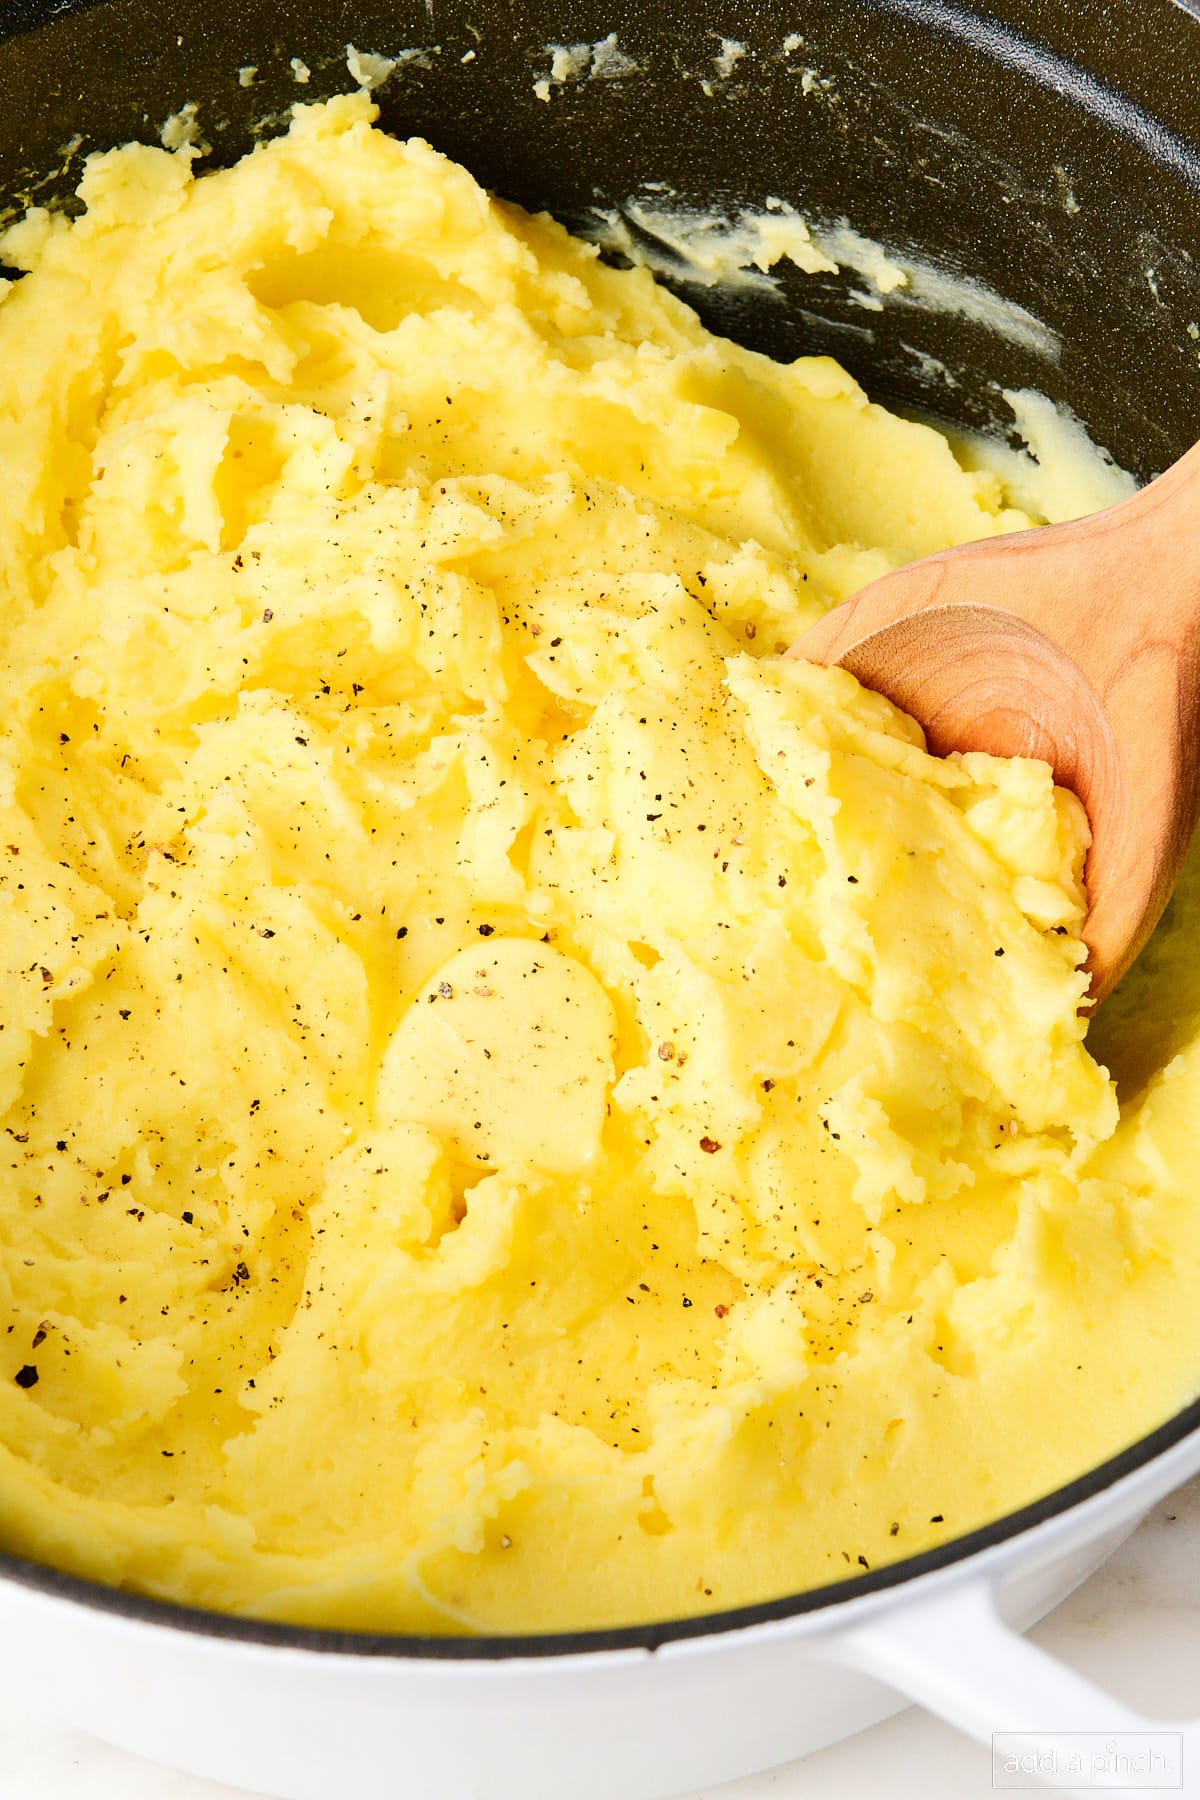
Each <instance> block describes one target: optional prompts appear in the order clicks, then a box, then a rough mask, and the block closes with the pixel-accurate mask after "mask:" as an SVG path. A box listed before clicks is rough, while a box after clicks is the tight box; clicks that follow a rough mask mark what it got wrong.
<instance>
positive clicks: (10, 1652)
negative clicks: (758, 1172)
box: [0, 1432, 1200, 1800]
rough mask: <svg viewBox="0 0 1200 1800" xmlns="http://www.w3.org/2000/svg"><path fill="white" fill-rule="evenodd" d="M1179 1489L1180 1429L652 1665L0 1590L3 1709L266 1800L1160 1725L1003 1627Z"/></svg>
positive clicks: (519, 1787)
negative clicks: (1065, 1501)
mask: <svg viewBox="0 0 1200 1800" xmlns="http://www.w3.org/2000/svg"><path fill="white" fill-rule="evenodd" d="M1198 1470H1200V1432H1193V1433H1192V1434H1191V1435H1190V1436H1189V1437H1187V1438H1185V1439H1183V1440H1182V1441H1181V1442H1180V1443H1178V1444H1175V1445H1174V1446H1172V1447H1171V1448H1170V1449H1168V1450H1166V1451H1164V1452H1163V1453H1161V1454H1160V1455H1159V1456H1157V1457H1155V1458H1154V1459H1153V1460H1152V1461H1151V1462H1148V1463H1147V1464H1145V1465H1144V1466H1143V1467H1141V1468H1139V1469H1136V1470H1134V1471H1133V1472H1132V1473H1131V1474H1128V1475H1126V1476H1124V1477H1123V1478H1122V1479H1121V1480H1119V1481H1117V1482H1114V1483H1113V1484H1112V1485H1111V1486H1109V1487H1107V1488H1105V1489H1104V1490H1103V1491H1102V1492H1100V1493H1098V1494H1095V1495H1092V1496H1091V1497H1090V1498H1088V1499H1086V1500H1083V1501H1081V1502H1079V1503H1078V1504H1076V1505H1075V1506H1073V1507H1071V1508H1070V1509H1069V1510H1067V1511H1065V1512H1063V1513H1060V1514H1059V1515H1057V1516H1056V1517H1054V1518H1051V1519H1048V1520H1046V1521H1044V1522H1043V1523H1042V1524H1039V1525H1036V1526H1034V1527H1032V1528H1030V1529H1028V1530H1026V1531H1024V1532H1021V1533H1020V1534H1019V1535H1017V1536H1014V1537H1012V1538H1010V1539H1008V1540H1006V1541H1004V1542H1002V1543H999V1544H996V1545H993V1546H991V1547H990V1548H988V1549H985V1550H982V1551H979V1552H977V1553H975V1554H974V1555H972V1556H970V1557H966V1558H964V1559H963V1560H962V1561H960V1562H958V1563H955V1564H953V1565H951V1566H950V1567H948V1568H945V1569H941V1570H937V1571H935V1572H933V1573H929V1574H925V1575H921V1576H917V1577H913V1578H910V1579H908V1580H906V1581H903V1582H900V1583H898V1584H897V1585H896V1586H894V1587H891V1588H888V1589H884V1590H882V1591H880V1592H878V1593H874V1594H869V1595H865V1596H861V1597H860V1598H857V1599H853V1600H849V1601H843V1602H841V1603H834V1604H830V1605H826V1606H824V1607H821V1608H820V1609H818V1610H815V1611H810V1612H805V1613H800V1614H797V1615H796V1616H795V1617H794V1618H790V1619H783V1620H778V1621H774V1622H772V1623H769V1624H761V1625H755V1626H750V1627H747V1628H745V1629H742V1630H739V1631H732V1632H723V1633H712V1634H709V1635H706V1636H702V1637H695V1638H688V1639H683V1640H680V1641H678V1642H674V1643H670V1644H667V1645H664V1646H662V1647H661V1648H660V1649H658V1650H656V1651H648V1650H644V1649H632V1650H629V1649H627V1650H617V1651H598V1652H594V1653H590V1654H586V1655H568V1656H561V1657H560V1656H552V1657H537V1658H517V1657H514V1658H506V1659H502V1660H500V1661H485V1660H459V1661H443V1660H436V1659H429V1660H422V1659H417V1658H412V1657H408V1658H405V1657H391V1656H377V1655H376V1656H356V1655H344V1654H331V1653H329V1652H324V1651H322V1652H317V1651H309V1650H300V1649H293V1648H283V1647H279V1646H271V1645H266V1644H256V1643H253V1642H244V1641H240V1640H238V1639H234V1638H226V1637H221V1636H213V1635H208V1634H207V1633H205V1632H202V1631H194V1630H181V1629H178V1628H176V1627H174V1626H170V1625H163V1624H158V1623H148V1622H146V1621H144V1620H140V1619H136V1618H128V1617H124V1616H122V1615H120V1614H119V1613H116V1612H113V1611H109V1610H107V1609H105V1608H103V1607H100V1606H90V1605H87V1604H83V1603H81V1602H80V1601H77V1600H69V1599H63V1598H61V1597H58V1596H55V1595H51V1594H48V1593H44V1592H42V1591H40V1590H39V1589H37V1588H34V1587H29V1586H25V1585H23V1584H21V1583H18V1582H15V1581H10V1580H5V1581H0V1670H2V1672H3V1679H4V1683H5V1690H6V1694H7V1695H8V1697H9V1699H10V1700H11V1701H13V1702H19V1701H20V1700H21V1698H22V1694H23V1692H27V1693H28V1695H29V1697H30V1699H31V1701H32V1700H35V1699H36V1696H37V1694H38V1693H39V1692H44V1691H45V1690H46V1688H47V1686H49V1685H50V1684H52V1685H53V1688H54V1692H55V1695H56V1700H57V1703H58V1708H59V1711H60V1713H61V1715H62V1716H63V1717H65V1718H69V1719H70V1720H71V1721H72V1722H73V1723H75V1724H77V1725H79V1726H80V1727H82V1728H83V1729H84V1730H86V1731H89V1732H91V1733H93V1734H94V1735H95V1736H97V1737H99V1738H103V1739H106V1740H107V1741H108V1742H110V1743H115V1744H119V1745H121V1746H122V1747H123V1748H125V1749H128V1750H132V1751H135V1752H138V1753H140V1754H142V1755H145V1756H148V1757H152V1758H154V1759H155V1760H156V1761H159V1762H163V1763H167V1764H170V1765H173V1766H175V1767H177V1768H182V1769H186V1770H189V1771H191V1772H193V1773H195V1774H198V1775H205V1776H208V1777H211V1778H214V1779H217V1780H221V1781H225V1782H228V1783H230V1784H232V1785H235V1786H241V1787H244V1788H248V1789H250V1790H251V1791H255V1792H259V1793H262V1794H266V1795H272V1796H279V1797H281V1800H332V1797H333V1796H336V1797H337V1800H408V1797H410V1796H411V1800H564V1796H568V1795H569V1796H570V1797H571V1800H614V1796H620V1797H621V1800H658V1797H659V1796H666V1795H671V1794H678V1793H681V1792H684V1791H687V1790H689V1789H692V1788H696V1787H701V1786H705V1787H708V1786H713V1785H715V1784H716V1783H718V1782H720V1781H723V1780H728V1779H731V1778H733V1777H735V1776H739V1775H745V1774H749V1773H750V1772H752V1771H754V1770H758V1769H763V1768H767V1767H770V1766H772V1765H773V1764H776V1763H780V1762H784V1761H788V1760H791V1759H792V1758H794V1757H797V1756H800V1755H803V1754H804V1753H805V1752H807V1751H810V1750H815V1749H818V1748H819V1747H820V1746H822V1745H824V1744H829V1743H832V1742H835V1741H836V1740H837V1739H839V1738H842V1737H845V1736H848V1735H849V1734H850V1733H852V1732H855V1731H861V1730H863V1729H865V1728H866V1727H867V1726H869V1725H872V1724H875V1723H876V1722H877V1721H878V1720H880V1719H883V1718H886V1717H887V1716H888V1714H889V1713H892V1712H895V1711H897V1710H898V1709H899V1708H900V1707H901V1706H903V1705H904V1704H906V1702H907V1700H909V1699H916V1700H919V1701H920V1702H921V1703H922V1704H924V1705H926V1706H928V1707H930V1708H931V1709H932V1710H933V1711H935V1712H938V1713H940V1714H941V1715H942V1716H943V1717H945V1718H946V1719H948V1720H951V1721H952V1722H953V1723H955V1724H957V1725H959V1726H961V1727H962V1728H963V1729H964V1730H966V1731H969V1732H971V1733H972V1734H973V1735H975V1736H978V1737H982V1738H983V1739H984V1740H986V1739H987V1738H988V1737H989V1735H990V1734H991V1732H993V1731H997V1730H1003V1731H1013V1732H1027V1733H1035V1732H1036V1733H1038V1734H1039V1736H1043V1735H1044V1734H1046V1733H1053V1732H1068V1731H1103V1732H1113V1731H1121V1730H1161V1729H1163V1724H1162V1721H1158V1720H1147V1719H1143V1718H1141V1717H1140V1716H1139V1715H1136V1714H1134V1713H1132V1712H1130V1711H1129V1709H1128V1708H1125V1707H1123V1706H1122V1705H1120V1704H1119V1703H1118V1702H1117V1701H1115V1700H1113V1699H1112V1698H1111V1697H1110V1696H1108V1695H1105V1694H1103V1693H1102V1692H1101V1691H1100V1690H1098V1689H1096V1688H1094V1687H1093V1686H1092V1685H1091V1684H1090V1683H1088V1682H1086V1681H1084V1680H1083V1679H1082V1678H1080V1677H1079V1676H1077V1675H1075V1674H1074V1673H1072V1672H1071V1671H1070V1670H1068V1669H1066V1668H1064V1667H1063V1666H1062V1665H1061V1664H1059V1663H1057V1662H1055V1661H1054V1660H1053V1659H1052V1658H1050V1657H1048V1656H1047V1655H1046V1654H1045V1653H1044V1652H1042V1651H1040V1650H1038V1649H1035V1648H1034V1647H1033V1646H1032V1645H1030V1644H1027V1643H1026V1642H1025V1641H1024V1640H1023V1639H1022V1638H1021V1637H1020V1636H1019V1635H1018V1631H1019V1630H1023V1629H1025V1628H1026V1627H1027V1626H1029V1625H1030V1624H1032V1623H1033V1622H1034V1620H1035V1619H1037V1618H1039V1617H1040V1616H1041V1615H1042V1614H1043V1613H1045V1612H1046V1611H1047V1610H1048V1609H1049V1608H1050V1607H1052V1606H1053V1605H1055V1604H1056V1603H1057V1602H1058V1601H1059V1600H1060V1599H1062V1598H1063V1597H1064V1596H1065V1595H1066V1594H1068V1593H1069V1592H1070V1591H1071V1589H1072V1588H1074V1587H1075V1586H1076V1585H1077V1584H1078V1583H1079V1582H1080V1581H1082V1580H1083V1579H1084V1578H1085V1576H1087V1575H1088V1574H1089V1573H1090V1572H1091V1571H1092V1570H1093V1569H1094V1568H1095V1567H1096V1566H1097V1564H1098V1563H1100V1562H1101V1561H1103V1559H1104V1558H1105V1557H1106V1556H1108V1555H1110V1554H1111V1552H1112V1551H1113V1550H1115V1549H1116V1547H1117V1545H1118V1544H1119V1543H1120V1542H1121V1541H1122V1539H1123V1538H1124V1537H1126V1536H1127V1535H1128V1533H1129V1532H1130V1531H1131V1530H1132V1529H1133V1527H1134V1526H1135V1525H1136V1524H1137V1523H1138V1521H1139V1520H1140V1519H1141V1518H1142V1517H1143V1516H1144V1515H1145V1513H1146V1512H1147V1511H1148V1510H1149V1509H1150V1507H1151V1506H1153V1505H1154V1504H1155V1502H1156V1501H1157V1500H1159V1499H1161V1498H1162V1497H1163V1496H1164V1495H1166V1494H1167V1493H1169V1492H1171V1490H1172V1489H1173V1488H1174V1487H1176V1486H1177V1485H1178V1484H1179V1483H1181V1482H1182V1481H1184V1480H1186V1479H1187V1478H1188V1476H1190V1475H1192V1474H1194V1473H1196V1472H1197V1471H1198ZM1014 1627H1015V1628H1016V1629H1013V1628H1014ZM1174 1728H1175V1729H1179V1730H1181V1731H1183V1732H1185V1734H1186V1740H1185V1746H1184V1761H1183V1766H1184V1783H1185V1785H1184V1788H1183V1790H1182V1791H1183V1792H1185V1793H1188V1794H1195V1795H1197V1796H1200V1728H1197V1726H1196V1725H1195V1724H1188V1725H1178V1726H1176V1727H1174ZM1189 1765H1190V1766H1189ZM1058 1791H1063V1790H1058ZM1096 1791H1097V1790H1096V1789H1095V1787H1093V1788H1091V1789H1090V1790H1089V1792H1092V1793H1094V1792H1096ZM1105 1791H1107V1792H1109V1793H1120V1792H1122V1791H1124V1790H1121V1789H1119V1788H1109V1789H1107V1790H1105ZM1176 1791H1177V1792H1178V1791H1180V1790H1178V1789H1177V1790H1176Z"/></svg>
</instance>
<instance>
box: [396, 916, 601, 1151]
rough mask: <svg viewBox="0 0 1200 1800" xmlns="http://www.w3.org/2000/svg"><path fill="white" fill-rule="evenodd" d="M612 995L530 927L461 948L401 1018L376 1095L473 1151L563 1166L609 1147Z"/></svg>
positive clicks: (406, 1116)
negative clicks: (603, 1134) (519, 934)
mask: <svg viewBox="0 0 1200 1800" xmlns="http://www.w3.org/2000/svg"><path fill="white" fill-rule="evenodd" d="M614 1035H615V1021H614V1018H613V1009H612V1004H611V1002H610V1000H609V998H608V996H607V994H606V993H605V992H604V989H603V988H602V987H601V986H600V983H599V982H598V981H597V980H596V978H595V976H594V975H592V974H590V973H589V971H588V970H587V969H585V968H584V966H583V964H582V963H581V962H578V961H577V960H576V959H575V958H574V957H572V956H564V955H563V953H562V952H561V951H559V950H555V949H554V948H553V947H552V946H551V945H548V944H542V943H538V942H536V941H530V940H529V939H528V938H496V939H493V940H492V941H491V942H490V943H489V944H488V945H487V947H486V948H485V949H478V950H476V949H468V950H461V951H459V953H458V955H457V956H452V957H451V958H450V960H449V962H446V963H443V965H442V967H441V968H440V969H438V970H437V972H436V973H435V974H434V975H433V976H431V977H430V979H429V980H428V981H427V982H426V984H425V986H424V988H423V989H422V990H421V991H420V992H419V993H418V994H417V995H416V997H415V999H414V1000H413V1002H412V1004H411V1005H410V1006H409V1008H408V1010H407V1012H406V1013H405V1015H404V1017H403V1019H402V1020H401V1021H400V1024H399V1025H398V1027H397V1028H396V1033H395V1036H394V1037H393V1038H392V1041H391V1044H390V1045H389V1047H388V1050H387V1053H386V1055H385V1056H384V1059H383V1064H382V1068H381V1070H380V1076H379V1088H378V1093H377V1096H376V1110H377V1112H378V1113H379V1114H381V1115H382V1116H385V1117H386V1116H392V1117H395V1118H398V1119H411V1120H414V1121H416V1122H417V1123H419V1124H422V1125H426V1126H428V1127H429V1129H430V1130H431V1131H435V1132H437V1133H439V1135H441V1136H442V1137H444V1138H448V1139H450V1140H451V1142H452V1143H453V1144H454V1145H455V1147H456V1148H457V1149H458V1150H459V1152H460V1153H461V1154H463V1155H465V1156H469V1157H470V1158H471V1159H472V1160H473V1161H475V1162H480V1163H490V1164H494V1165H498V1166H504V1165H507V1164H524V1163H531V1164H533V1165H534V1166H535V1167H536V1168H541V1169H545V1170H548V1171H550V1172H552V1173H554V1174H558V1175H568V1174H573V1173H577V1172H579V1171H581V1170H583V1169H586V1168H587V1167H588V1166H589V1164H591V1163H593V1162H594V1161H595V1159H596V1156H597V1154H598V1153H599V1149H600V1128H601V1126H602V1125H603V1123H604V1114H605V1109H606V1104H607V1095H608V1090H609V1088H610V1087H611V1085H612V1080H613V1040H614Z"/></svg>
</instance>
